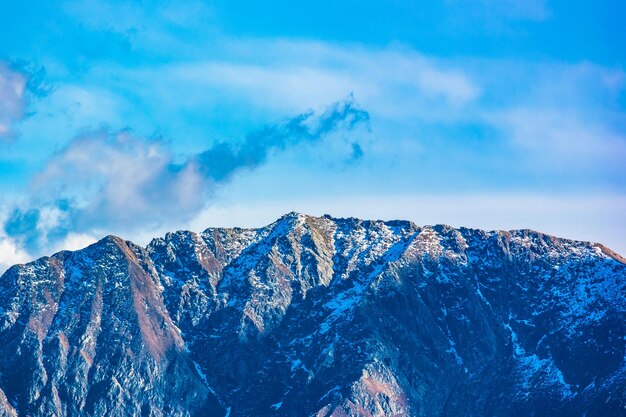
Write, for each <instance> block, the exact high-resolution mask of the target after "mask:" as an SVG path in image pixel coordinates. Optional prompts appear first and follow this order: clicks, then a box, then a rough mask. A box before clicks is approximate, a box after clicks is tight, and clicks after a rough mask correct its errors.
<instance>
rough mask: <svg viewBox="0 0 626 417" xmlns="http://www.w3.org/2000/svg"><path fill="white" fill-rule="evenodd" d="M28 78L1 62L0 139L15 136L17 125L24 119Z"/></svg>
mask: <svg viewBox="0 0 626 417" xmlns="http://www.w3.org/2000/svg"><path fill="white" fill-rule="evenodd" d="M25 107H26V78H25V77H24V75H22V74H20V73H18V72H16V71H13V70H11V69H10V68H9V67H8V66H7V65H6V64H5V63H3V62H0V138H2V137H9V136H12V135H13V134H15V131H14V129H15V126H14V125H15V123H16V122H18V121H19V120H20V119H22V118H23V117H24V111H25Z"/></svg>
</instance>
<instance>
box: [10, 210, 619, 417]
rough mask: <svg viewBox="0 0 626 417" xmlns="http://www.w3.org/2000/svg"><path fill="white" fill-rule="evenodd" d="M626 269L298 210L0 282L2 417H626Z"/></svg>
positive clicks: (398, 224)
mask: <svg viewBox="0 0 626 417" xmlns="http://www.w3.org/2000/svg"><path fill="white" fill-rule="evenodd" d="M625 353H626V262H625V261H624V259H623V258H621V257H620V256H619V255H617V254H615V253H613V252H611V251H610V250H608V249H607V248H604V247H603V246H601V245H598V244H592V243H587V242H577V241H570V240H565V239H559V238H555V237H552V236H548V235H544V234H541V233H537V232H533V231H529V230H518V231H511V232H505V231H496V232H484V231H480V230H473V229H464V228H461V229H454V228H451V227H448V226H442V225H440V226H432V227H431V226H426V227H418V226H416V225H415V224H413V223H410V222H405V221H390V222H380V221H362V220H358V219H335V218H331V217H329V216H325V217H321V218H316V217H310V216H305V215H301V214H296V213H290V214H288V215H286V216H284V217H282V218H281V219H279V220H278V221H276V222H275V223H273V224H271V225H269V226H267V227H264V228H261V229H237V228H235V229H207V230H206V231H204V232H202V233H200V234H196V233H193V232H176V233H170V234H167V235H166V236H165V237H164V238H159V239H155V240H153V241H152V242H151V243H150V244H149V245H148V246H147V247H146V248H142V247H139V246H137V245H134V244H132V243H131V242H127V241H123V240H122V239H119V238H116V237H107V238H105V239H103V240H102V241H100V242H98V243H96V244H94V245H92V246H90V247H88V248H86V249H83V250H81V251H76V252H60V253H57V254H55V255H53V256H52V257H48V258H42V259H39V260H37V261H35V262H32V263H30V264H27V265H17V266H14V267H12V268H10V269H9V270H8V271H7V272H6V273H5V274H4V275H3V276H2V277H1V278H0V415H7V416H14V415H20V416H22V415H23V416H27V415H28V416H51V415H55V416H79V415H80V416H83V415H87V416H100V415H111V416H144V415H145V416H225V415H230V416H262V415H283V416H394V415H395V416H399V415H411V416H504V415H506V416H527V415H536V416H554V415H581V416H582V415H587V416H620V415H624V414H625V413H626V408H624V407H626V355H625Z"/></svg>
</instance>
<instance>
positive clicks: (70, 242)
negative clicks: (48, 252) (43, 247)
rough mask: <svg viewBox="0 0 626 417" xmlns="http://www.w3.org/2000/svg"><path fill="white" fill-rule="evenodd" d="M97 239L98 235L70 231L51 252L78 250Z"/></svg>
mask: <svg viewBox="0 0 626 417" xmlns="http://www.w3.org/2000/svg"><path fill="white" fill-rule="evenodd" d="M97 241H98V237H96V236H94V235H91V234H89V233H70V234H68V235H67V236H66V237H65V239H64V240H63V241H61V242H59V243H58V244H57V245H56V247H55V249H53V252H58V251H62V250H71V251H74V250H80V249H83V248H85V247H87V246H89V245H91V244H92V243H96V242H97Z"/></svg>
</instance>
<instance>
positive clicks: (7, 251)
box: [0, 236, 31, 274]
mask: <svg viewBox="0 0 626 417" xmlns="http://www.w3.org/2000/svg"><path fill="white" fill-rule="evenodd" d="M30 259H31V258H30V256H29V254H28V253H26V251H24V250H22V249H20V247H19V246H18V245H17V243H16V242H15V241H14V240H13V239H11V238H9V237H7V236H0V274H2V273H3V272H4V271H6V270H7V269H8V268H9V267H10V266H12V265H15V264H19V263H24V262H28V261H29V260H30Z"/></svg>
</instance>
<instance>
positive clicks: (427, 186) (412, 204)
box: [0, 0, 626, 269]
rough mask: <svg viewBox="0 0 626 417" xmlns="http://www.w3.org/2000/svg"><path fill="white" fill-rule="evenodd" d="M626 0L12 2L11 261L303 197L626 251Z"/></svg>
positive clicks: (5, 224)
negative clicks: (530, 231) (625, 43)
mask: <svg viewBox="0 0 626 417" xmlns="http://www.w3.org/2000/svg"><path fill="white" fill-rule="evenodd" d="M624 21H626V5H624V4H622V3H621V2H614V1H596V2H593V4H592V3H591V2H583V1H554V2H551V1H544V0H526V1H515V0H477V1H468V0H444V1H430V2H426V1H402V0H390V1H387V2H380V1H378V2H375V1H369V0H361V1H358V2H357V1H342V2H330V1H328V2H327V1H308V0H306V1H299V2H297V3H295V2H287V1H274V2H264V3H263V4H262V3H261V2H247V1H215V2H197V1H177V2H169V1H152V2H147V1H123V2H122V1H101V0H87V1H50V2H45V3H42V2H34V1H23V0H22V1H13V0H5V1H3V2H2V13H0V28H1V29H0V31H1V33H2V36H0V196H1V197H0V226H1V227H0V269H4V268H6V266H8V265H10V264H12V263H15V262H24V261H26V260H28V259H31V258H33V257H35V256H40V255H42V254H46V253H50V252H54V251H56V250H60V249H64V248H68V249H76V248H79V247H81V246H84V245H86V244H88V243H90V242H92V241H94V240H96V239H98V238H99V237H102V236H104V235H106V234H109V233H115V234H118V235H121V236H123V237H125V238H128V239H131V240H135V241H138V242H139V243H146V242H147V240H148V239H149V238H150V237H152V236H156V235H160V234H162V233H164V232H165V231H168V230H174V229H180V228H188V229H192V230H202V229H204V228H205V227H208V226H215V225H222V226H233V225H240V226H261V225H264V224H266V223H268V222H270V221H272V220H273V219H275V218H276V217H278V216H280V215H281V214H284V213H286V212H288V211H291V210H297V211H301V212H305V213H310V214H318V215H319V214H324V213H330V214H332V215H337V216H350V215H352V216H360V217H368V218H382V219H391V218H406V219H410V220H413V221H415V222H416V223H418V224H433V223H447V224H451V225H453V226H468V227H479V228H487V229H496V228H497V229H512V228H533V229H538V230H542V231H545V232H548V233H551V234H556V235H559V236H563V237H568V238H575V239H582V240H593V241H600V242H602V243H605V244H607V245H608V246H609V247H612V248H613V249H615V250H617V251H618V252H620V253H622V254H625V253H626V240H625V239H624V237H623V236H624V232H626V168H625V167H624V166H625V165H626V164H625V163H624V161H626V73H625V65H626V62H625V60H626V54H625V53H624V52H625V49H624V47H623V45H622V44H623V39H626V28H625V27H624V25H623V22H624Z"/></svg>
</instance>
